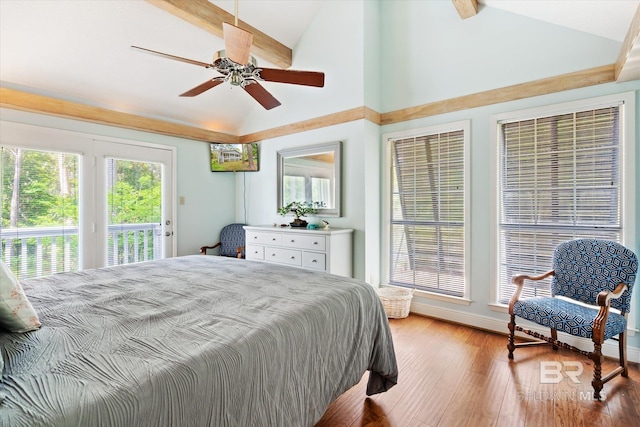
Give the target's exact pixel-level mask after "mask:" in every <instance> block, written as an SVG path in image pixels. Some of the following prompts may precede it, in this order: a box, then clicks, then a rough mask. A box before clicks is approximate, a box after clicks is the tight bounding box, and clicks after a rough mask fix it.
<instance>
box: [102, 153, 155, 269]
mask: <svg viewBox="0 0 640 427" xmlns="http://www.w3.org/2000/svg"><path fill="white" fill-rule="evenodd" d="M106 173H107V265H110V266H111V265H120V264H130V263H134V262H140V261H149V260H153V259H162V258H164V248H163V244H164V239H163V238H162V165H161V164H159V163H153V162H140V161H134V160H120V159H115V158H107V159H106Z"/></svg>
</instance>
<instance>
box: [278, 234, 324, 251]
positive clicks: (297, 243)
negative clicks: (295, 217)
mask: <svg viewBox="0 0 640 427" xmlns="http://www.w3.org/2000/svg"><path fill="white" fill-rule="evenodd" d="M282 246H288V247H291V248H298V249H311V250H314V251H324V250H325V248H326V242H325V237H324V236H305V235H294V234H285V235H283V236H282Z"/></svg>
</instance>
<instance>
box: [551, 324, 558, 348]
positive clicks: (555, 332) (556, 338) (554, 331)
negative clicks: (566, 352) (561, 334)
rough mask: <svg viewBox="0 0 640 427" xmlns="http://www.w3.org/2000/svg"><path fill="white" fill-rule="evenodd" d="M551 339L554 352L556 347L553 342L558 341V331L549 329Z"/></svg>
mask: <svg viewBox="0 0 640 427" xmlns="http://www.w3.org/2000/svg"><path fill="white" fill-rule="evenodd" d="M551 338H553V341H554V342H553V343H552V344H551V345H552V347H553V349H554V350H557V349H558V346H557V345H556V344H555V341H558V331H557V330H556V329H553V328H551Z"/></svg>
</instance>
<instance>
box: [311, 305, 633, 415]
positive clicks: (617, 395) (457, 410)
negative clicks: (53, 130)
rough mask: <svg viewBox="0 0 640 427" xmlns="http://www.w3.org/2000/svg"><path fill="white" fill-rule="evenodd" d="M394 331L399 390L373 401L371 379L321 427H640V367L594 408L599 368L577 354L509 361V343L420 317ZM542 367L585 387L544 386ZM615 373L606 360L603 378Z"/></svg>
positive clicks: (529, 352)
mask: <svg viewBox="0 0 640 427" xmlns="http://www.w3.org/2000/svg"><path fill="white" fill-rule="evenodd" d="M390 324H391V330H392V333H393V340H394V345H395V350H396V357H397V359H398V366H399V370H400V373H399V378H398V384H397V385H396V386H395V387H393V388H392V389H391V390H389V391H388V392H386V393H382V394H378V395H375V396H372V397H370V398H367V397H366V394H365V386H366V380H367V378H368V373H367V374H365V376H364V377H363V379H362V380H361V381H360V383H359V384H358V385H356V386H354V387H353V388H351V389H350V390H348V391H347V392H346V393H344V394H343V395H341V396H340V397H339V398H338V399H337V400H336V401H335V402H333V403H332V404H331V406H329V408H328V409H327V411H326V413H325V414H324V416H323V417H322V419H321V420H320V421H319V422H318V423H317V424H316V427H337V426H345V427H347V426H350V427H351V426H367V427H375V426H393V427H405V426H407V427H428V426H429V427H435V426H445V427H449V426H506V427H514V426H520V427H539V426H553V425H555V426H584V427H589V426H625V427H630V426H640V368H639V367H638V365H636V364H633V363H630V364H629V378H622V377H620V376H618V377H616V378H614V379H613V380H611V381H610V382H608V383H607V384H605V386H604V389H603V392H604V396H605V399H604V400H602V401H600V402H599V401H596V400H592V396H593V389H592V388H591V377H592V375H593V363H592V362H591V360H589V359H587V358H586V357H584V356H582V355H579V354H577V353H572V352H570V351H568V350H563V349H560V350H558V351H553V350H552V349H551V347H550V346H541V347H534V348H519V349H516V351H515V352H514V360H513V361H509V359H508V358H507V336H506V335H499V334H495V333H491V332H486V331H481V330H477V329H473V328H470V327H467V326H462V325H457V324H453V323H448V322H445V321H440V320H437V319H432V318H427V317H422V316H417V315H410V316H409V317H408V318H406V319H397V320H393V319H391V320H390ZM505 330H506V322H505ZM541 362H569V364H568V365H567V368H566V369H567V371H571V370H573V371H578V370H579V369H580V367H583V368H584V369H583V372H582V374H580V375H579V376H578V377H577V379H578V380H579V382H580V383H579V384H575V383H573V382H572V381H571V380H570V379H569V378H566V377H563V379H562V381H560V383H559V384H543V383H541V381H540V366H541ZM571 362H580V363H579V364H575V363H574V365H571ZM556 365H557V364H556ZM557 366H561V365H557ZM615 366H617V362H615V361H613V360H607V361H606V362H605V364H604V366H603V373H606V372H608V371H609V370H610V369H612V368H614V367H615ZM547 372H549V371H547ZM547 378H553V375H550V376H547Z"/></svg>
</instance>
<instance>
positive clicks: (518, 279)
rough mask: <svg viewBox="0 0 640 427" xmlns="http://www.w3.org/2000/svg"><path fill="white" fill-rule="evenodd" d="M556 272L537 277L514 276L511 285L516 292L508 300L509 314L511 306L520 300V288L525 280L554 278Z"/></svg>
mask: <svg viewBox="0 0 640 427" xmlns="http://www.w3.org/2000/svg"><path fill="white" fill-rule="evenodd" d="M555 274H556V272H555V271H553V270H549V271H547V272H546V273H544V274H541V275H539V276H528V275H526V274H518V275H515V276H513V277H512V278H511V283H513V284H514V285H516V286H517V287H516V290H515V292H514V293H513V295H512V296H511V300H509V313H513V305H514V304H515V303H516V302H518V300H519V299H520V294H521V293H522V288H523V287H524V281H525V279H526V280H535V281H538V280H543V279H546V278H547V277H549V276H555Z"/></svg>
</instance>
